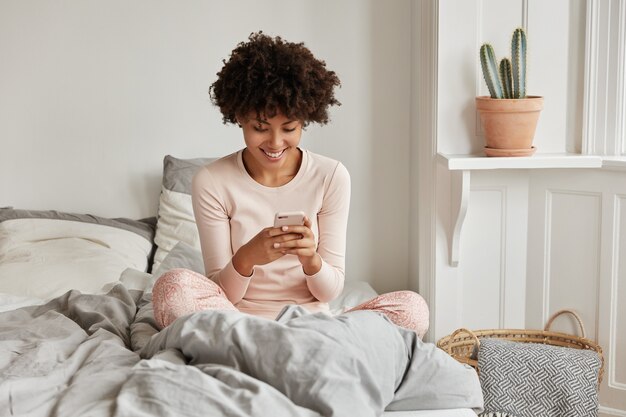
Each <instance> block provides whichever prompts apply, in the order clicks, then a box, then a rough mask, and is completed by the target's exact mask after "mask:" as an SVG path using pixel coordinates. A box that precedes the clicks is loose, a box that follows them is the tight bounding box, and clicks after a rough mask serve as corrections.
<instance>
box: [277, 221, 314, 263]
mask: <svg viewBox="0 0 626 417" xmlns="http://www.w3.org/2000/svg"><path fill="white" fill-rule="evenodd" d="M283 230H285V232H287V233H297V234H298V236H299V239H289V240H286V241H284V242H278V245H275V246H277V249H279V250H281V251H282V253H284V254H290V255H296V256H298V260H299V261H300V263H301V264H302V269H303V270H304V273H305V274H307V275H315V274H317V273H318V272H319V270H320V269H321V268H322V258H321V257H320V256H319V254H318V253H317V244H316V243H315V235H314V234H313V230H311V221H310V220H309V218H308V217H305V218H304V225H303V226H284V227H283Z"/></svg>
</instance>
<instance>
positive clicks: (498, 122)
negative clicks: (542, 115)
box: [476, 96, 543, 156]
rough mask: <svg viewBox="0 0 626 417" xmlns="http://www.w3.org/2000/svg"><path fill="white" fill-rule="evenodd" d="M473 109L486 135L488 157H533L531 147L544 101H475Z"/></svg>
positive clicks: (527, 98)
mask: <svg viewBox="0 0 626 417" xmlns="http://www.w3.org/2000/svg"><path fill="white" fill-rule="evenodd" d="M476 109H477V110H478V112H479V113H480V121H481V123H482V126H483V131H484V133H485V142H486V147H485V154H487V156H526V155H532V154H533V153H534V152H535V148H534V147H533V146H532V144H533V138H534V137H535V129H536V127H537V120H538V119H539V112H540V111H541V109H543V97H538V96H528V97H526V98H521V99H494V98H491V97H489V96H481V97H476Z"/></svg>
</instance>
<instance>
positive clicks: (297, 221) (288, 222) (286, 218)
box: [274, 211, 305, 227]
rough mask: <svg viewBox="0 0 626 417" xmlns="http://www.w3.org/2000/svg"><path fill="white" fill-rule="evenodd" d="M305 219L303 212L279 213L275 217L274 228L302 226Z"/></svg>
mask: <svg viewBox="0 0 626 417" xmlns="http://www.w3.org/2000/svg"><path fill="white" fill-rule="evenodd" d="M304 217H305V214H304V212H303V211H279V212H278V213H276V214H275V215H274V227H283V226H301V225H303V224H304Z"/></svg>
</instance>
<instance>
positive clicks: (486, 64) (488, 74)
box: [480, 43, 502, 98]
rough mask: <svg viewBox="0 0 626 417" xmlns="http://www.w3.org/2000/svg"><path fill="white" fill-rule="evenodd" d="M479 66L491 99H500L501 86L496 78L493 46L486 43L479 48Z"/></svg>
mask: <svg viewBox="0 0 626 417" xmlns="http://www.w3.org/2000/svg"><path fill="white" fill-rule="evenodd" d="M480 65H481V67H482V69H483V77H484V78H485V82H486V83H487V88H488V89H489V94H491V98H502V84H501V83H500V77H499V76H498V66H497V65H496V54H495V53H494V52H493V46H491V45H490V44H488V43H486V44H484V45H483V46H481V47H480Z"/></svg>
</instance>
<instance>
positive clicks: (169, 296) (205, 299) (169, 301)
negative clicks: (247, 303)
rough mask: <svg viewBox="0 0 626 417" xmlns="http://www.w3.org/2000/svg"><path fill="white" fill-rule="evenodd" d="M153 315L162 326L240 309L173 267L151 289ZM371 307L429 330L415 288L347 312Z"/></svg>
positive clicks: (185, 271) (202, 281) (425, 311)
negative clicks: (204, 312) (205, 313)
mask: <svg viewBox="0 0 626 417" xmlns="http://www.w3.org/2000/svg"><path fill="white" fill-rule="evenodd" d="M152 305H153V308H154V318H155V320H156V322H157V324H158V325H159V326H161V328H163V327H166V326H168V325H169V324H170V323H172V322H173V321H174V320H176V319H177V318H179V317H182V316H185V315H187V314H191V313H194V312H196V311H202V310H231V311H238V310H237V308H236V307H235V306H234V305H233V304H232V303H231V302H230V301H229V300H228V298H227V297H226V294H225V293H224V291H223V290H222V288H220V286H219V285H217V284H216V283H214V282H213V281H211V280H210V279H207V278H206V277H205V276H204V275H202V274H199V273H197V272H194V271H191V270H189V269H182V268H179V269H172V270H170V271H168V272H166V273H164V274H163V275H161V277H159V279H158V280H157V281H156V283H155V284H154V288H153V289H152ZM356 310H372V311H377V312H380V313H383V314H384V315H386V316H387V317H388V318H389V319H390V320H391V321H392V322H393V323H395V324H396V325H398V326H401V327H404V328H407V329H410V330H413V331H414V332H415V333H417V336H418V337H419V338H420V339H421V338H422V337H423V336H424V334H425V333H426V331H427V330H428V305H427V304H426V301H424V299H423V298H422V296H420V295H419V294H417V293H415V292H413V291H394V292H390V293H387V294H382V295H379V296H377V297H375V298H373V299H371V300H369V301H366V302H364V303H362V304H360V305H358V306H356V307H354V308H351V309H350V310H347V311H346V312H345V313H348V312H350V311H356Z"/></svg>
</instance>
